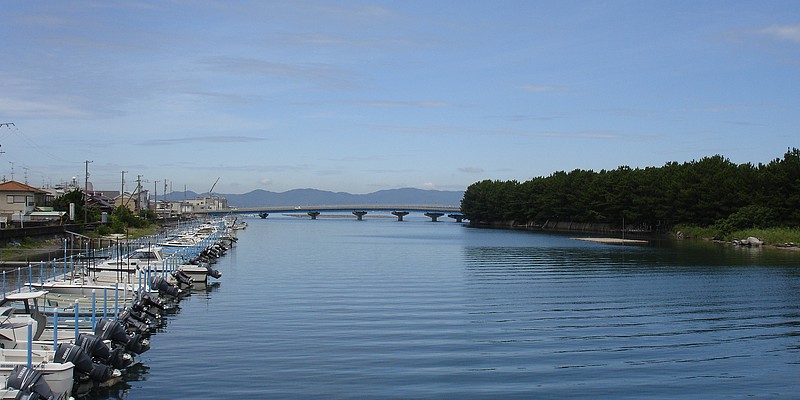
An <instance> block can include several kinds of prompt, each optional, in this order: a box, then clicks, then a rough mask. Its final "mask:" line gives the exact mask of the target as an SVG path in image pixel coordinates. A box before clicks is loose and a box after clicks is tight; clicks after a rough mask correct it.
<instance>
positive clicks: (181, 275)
mask: <svg viewBox="0 0 800 400" xmlns="http://www.w3.org/2000/svg"><path fill="white" fill-rule="evenodd" d="M172 277H173V278H175V280H176V281H177V282H178V287H180V286H181V285H183V286H192V283H194V280H193V279H192V278H191V277H189V275H186V273H185V272H183V271H181V270H179V269H176V270H175V271H173V272H172Z"/></svg>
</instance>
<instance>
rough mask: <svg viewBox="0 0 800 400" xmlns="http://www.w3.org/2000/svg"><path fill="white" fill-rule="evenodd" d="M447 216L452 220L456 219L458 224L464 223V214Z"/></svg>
mask: <svg viewBox="0 0 800 400" xmlns="http://www.w3.org/2000/svg"><path fill="white" fill-rule="evenodd" d="M447 216H448V217H450V218H453V219H455V220H456V222H463V221H464V214H461V213H453V214H447Z"/></svg>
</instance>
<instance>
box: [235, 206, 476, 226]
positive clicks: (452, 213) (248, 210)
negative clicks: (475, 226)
mask: <svg viewBox="0 0 800 400" xmlns="http://www.w3.org/2000/svg"><path fill="white" fill-rule="evenodd" d="M326 211H327V212H347V211H351V212H352V213H353V215H355V216H356V218H357V219H358V220H359V221H361V220H363V218H364V216H365V215H367V214H368V213H369V212H370V211H386V212H391V213H392V214H393V215H394V216H396V217H397V220H398V221H402V220H403V217H404V216H406V215H408V214H409V212H411V211H421V212H423V213H424V215H425V216H426V217H428V218H430V219H431V221H433V222H436V221H438V218H439V217H442V216H444V215H447V216H448V217H450V218H453V219H455V220H456V221H457V222H462V221H463V220H464V219H465V218H464V215H463V214H461V207H459V206H443V205H424V204H423V205H419V204H351V205H315V206H295V207H287V206H269V207H237V208H231V209H230V210H228V212H226V213H236V214H258V215H259V216H260V217H261V218H267V216H269V213H287V212H294V213H301V212H305V213H306V214H308V216H309V217H311V219H317V217H318V216H319V215H321V214H322V213H323V212H326Z"/></svg>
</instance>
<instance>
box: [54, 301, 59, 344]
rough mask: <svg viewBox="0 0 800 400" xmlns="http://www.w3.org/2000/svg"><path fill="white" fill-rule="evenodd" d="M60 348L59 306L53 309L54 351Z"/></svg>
mask: <svg viewBox="0 0 800 400" xmlns="http://www.w3.org/2000/svg"><path fill="white" fill-rule="evenodd" d="M57 349H58V308H56V309H55V310H54V311H53V351H55V350H57Z"/></svg>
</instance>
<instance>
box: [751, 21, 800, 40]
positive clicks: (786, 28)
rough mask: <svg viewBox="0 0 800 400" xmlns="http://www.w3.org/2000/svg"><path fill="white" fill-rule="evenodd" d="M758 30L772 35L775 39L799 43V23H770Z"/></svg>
mask: <svg viewBox="0 0 800 400" xmlns="http://www.w3.org/2000/svg"><path fill="white" fill-rule="evenodd" d="M759 32H760V33H763V34H765V35H769V36H772V37H773V38H775V39H780V40H788V41H791V42H796V43H800V24H794V25H771V26H768V27H766V28H763V29H761V30H759Z"/></svg>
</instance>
